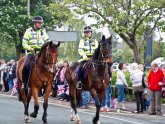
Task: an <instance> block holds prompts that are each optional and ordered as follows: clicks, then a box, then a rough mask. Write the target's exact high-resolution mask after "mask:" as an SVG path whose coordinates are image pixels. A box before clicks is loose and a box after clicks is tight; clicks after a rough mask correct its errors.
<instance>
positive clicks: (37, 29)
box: [34, 22, 41, 30]
mask: <svg viewBox="0 0 165 124" xmlns="http://www.w3.org/2000/svg"><path fill="white" fill-rule="evenodd" d="M34 29H35V30H39V29H41V28H37V27H36V24H35V22H34Z"/></svg>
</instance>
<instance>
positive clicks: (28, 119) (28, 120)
mask: <svg viewBox="0 0 165 124" xmlns="http://www.w3.org/2000/svg"><path fill="white" fill-rule="evenodd" d="M24 120H25V123H30V117H29V116H27V115H25V118H24Z"/></svg>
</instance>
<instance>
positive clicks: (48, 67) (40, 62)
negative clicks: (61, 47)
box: [35, 46, 56, 74]
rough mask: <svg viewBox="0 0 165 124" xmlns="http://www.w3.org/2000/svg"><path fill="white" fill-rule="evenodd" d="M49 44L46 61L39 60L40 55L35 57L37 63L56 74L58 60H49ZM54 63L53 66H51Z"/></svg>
mask: <svg viewBox="0 0 165 124" xmlns="http://www.w3.org/2000/svg"><path fill="white" fill-rule="evenodd" d="M49 58H50V56H49V46H47V47H46V62H45V63H44V62H42V61H40V60H39V58H38V56H36V57H35V63H36V62H38V63H39V64H40V65H41V66H42V67H44V69H46V70H47V71H49V73H50V74H55V71H56V68H55V67H56V61H55V60H54V58H53V60H52V62H49ZM51 64H52V67H51V66H50V65H51Z"/></svg>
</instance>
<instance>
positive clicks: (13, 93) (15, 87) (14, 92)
mask: <svg viewBox="0 0 165 124" xmlns="http://www.w3.org/2000/svg"><path fill="white" fill-rule="evenodd" d="M13 83H14V86H13V88H12V90H11V95H12V96H14V95H15V94H16V93H17V88H18V83H17V79H16V78H15V79H14V80H13Z"/></svg>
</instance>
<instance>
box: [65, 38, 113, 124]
mask: <svg viewBox="0 0 165 124" xmlns="http://www.w3.org/2000/svg"><path fill="white" fill-rule="evenodd" d="M87 64H90V68H89V70H88V75H87V79H86V80H83V79H82V80H81V81H82V89H76V83H77V80H76V78H75V70H76V67H77V65H78V63H74V64H73V65H71V66H70V67H69V68H68V70H67V71H66V80H67V81H68V83H69V87H70V90H69V91H70V99H71V108H72V109H71V116H70V119H71V121H73V120H76V123H77V124H80V123H81V120H80V118H79V116H78V113H77V108H76V105H77V101H78V100H77V99H79V98H80V97H81V93H82V90H85V91H90V93H91V95H92V97H93V98H94V100H95V106H96V115H95V117H94V118H93V124H99V123H100V122H99V112H100V106H101V101H102V98H103V97H104V95H105V91H106V88H107V86H108V84H109V81H110V80H109V70H110V66H111V64H112V42H111V37H109V38H108V39H105V36H103V37H102V39H101V41H100V42H99V47H98V48H97V49H96V50H95V53H94V56H93V58H92V60H90V61H88V62H87Z"/></svg>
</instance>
